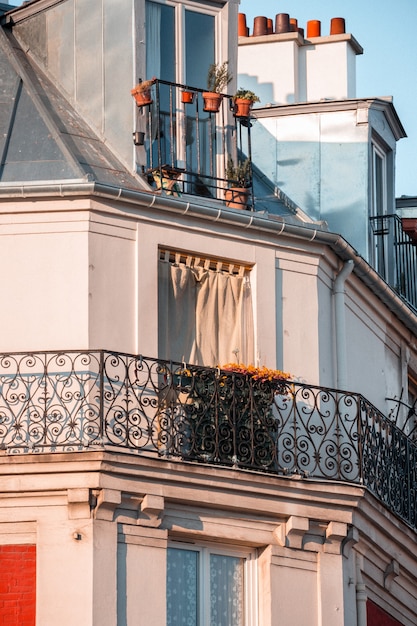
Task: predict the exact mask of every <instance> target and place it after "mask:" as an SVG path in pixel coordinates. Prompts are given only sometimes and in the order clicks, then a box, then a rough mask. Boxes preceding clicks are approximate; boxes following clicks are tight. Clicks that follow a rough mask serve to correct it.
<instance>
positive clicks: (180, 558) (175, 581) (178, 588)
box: [167, 548, 220, 626]
mask: <svg viewBox="0 0 417 626" xmlns="http://www.w3.org/2000/svg"><path fill="white" fill-rule="evenodd" d="M198 556H199V554H198V552H195V551H193V550H177V549H176V548H168V556H167V559H168V564H167V626H197V625H198V620H197V611H198V602H197V584H198V576H197V571H198ZM218 626H220V624H218Z"/></svg>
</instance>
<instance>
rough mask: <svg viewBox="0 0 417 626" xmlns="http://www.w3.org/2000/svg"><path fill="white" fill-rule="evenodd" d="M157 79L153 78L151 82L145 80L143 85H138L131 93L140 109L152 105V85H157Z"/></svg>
mask: <svg viewBox="0 0 417 626" xmlns="http://www.w3.org/2000/svg"><path fill="white" fill-rule="evenodd" d="M155 80H156V78H152V79H151V80H145V81H143V82H141V83H138V84H137V85H136V87H134V88H133V89H132V90H131V91H130V93H131V94H132V96H133V97H134V99H135V102H136V104H137V106H138V107H143V106H146V105H149V104H152V102H153V100H152V92H151V88H152V85H153V84H154V83H155Z"/></svg>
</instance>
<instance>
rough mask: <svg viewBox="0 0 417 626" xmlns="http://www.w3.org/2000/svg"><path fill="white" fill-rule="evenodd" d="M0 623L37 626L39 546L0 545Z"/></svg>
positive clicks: (16, 625)
mask: <svg viewBox="0 0 417 626" xmlns="http://www.w3.org/2000/svg"><path fill="white" fill-rule="evenodd" d="M0 624H7V626H35V624H36V546H34V545H12V546H0Z"/></svg>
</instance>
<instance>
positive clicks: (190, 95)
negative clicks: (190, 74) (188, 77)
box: [181, 91, 194, 104]
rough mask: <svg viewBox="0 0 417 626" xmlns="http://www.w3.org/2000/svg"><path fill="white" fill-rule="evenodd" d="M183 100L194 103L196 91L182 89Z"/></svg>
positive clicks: (186, 102) (185, 102)
mask: <svg viewBox="0 0 417 626" xmlns="http://www.w3.org/2000/svg"><path fill="white" fill-rule="evenodd" d="M181 102H183V103H184V104H192V103H193V102H194V92H193V91H182V92H181Z"/></svg>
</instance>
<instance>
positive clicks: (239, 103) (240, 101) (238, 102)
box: [233, 89, 260, 117]
mask: <svg viewBox="0 0 417 626" xmlns="http://www.w3.org/2000/svg"><path fill="white" fill-rule="evenodd" d="M254 102H260V100H259V98H258V96H257V95H256V94H255V93H254V92H253V91H250V90H249V89H238V90H237V92H236V93H235V95H234V96H233V104H234V109H235V117H249V115H250V112H251V110H252V107H253V103H254Z"/></svg>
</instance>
